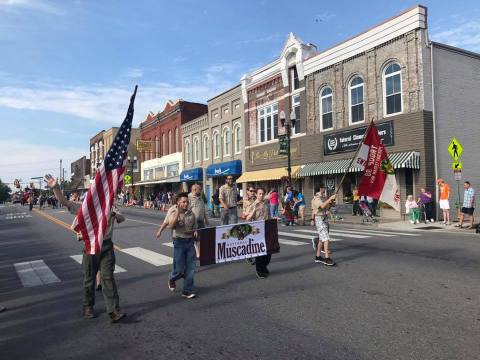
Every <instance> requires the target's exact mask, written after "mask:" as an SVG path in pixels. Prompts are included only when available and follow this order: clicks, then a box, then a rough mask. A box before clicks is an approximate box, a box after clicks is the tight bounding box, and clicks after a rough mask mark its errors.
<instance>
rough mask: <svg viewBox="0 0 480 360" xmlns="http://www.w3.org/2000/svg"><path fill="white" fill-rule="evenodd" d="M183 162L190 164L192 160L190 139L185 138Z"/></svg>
mask: <svg viewBox="0 0 480 360" xmlns="http://www.w3.org/2000/svg"><path fill="white" fill-rule="evenodd" d="M185 162H186V163H187V164H190V163H191V162H192V148H191V145H190V140H188V139H187V140H185Z"/></svg>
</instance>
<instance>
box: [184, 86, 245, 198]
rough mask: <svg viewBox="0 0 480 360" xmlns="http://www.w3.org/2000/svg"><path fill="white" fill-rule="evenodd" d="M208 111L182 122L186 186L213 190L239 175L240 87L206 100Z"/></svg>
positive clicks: (241, 134) (241, 146)
mask: <svg viewBox="0 0 480 360" xmlns="http://www.w3.org/2000/svg"><path fill="white" fill-rule="evenodd" d="M207 104H208V113H207V114H205V115H202V116H200V117H197V118H196V119H194V120H192V121H190V122H188V123H186V124H184V125H182V134H183V164H184V171H183V172H182V174H181V175H180V179H181V181H183V182H184V184H185V187H187V186H189V185H191V184H192V183H193V182H200V183H203V185H204V191H205V195H206V196H207V199H208V200H209V201H210V197H211V195H212V193H213V192H214V191H215V190H216V189H217V188H219V187H220V186H221V185H222V184H223V183H224V182H225V177H226V176H227V175H233V176H234V177H235V178H237V177H238V176H240V175H241V174H242V164H243V160H244V159H243V156H244V141H243V139H244V116H243V114H244V109H243V102H242V91H241V86H240V85H237V86H235V87H233V88H231V89H228V90H226V91H225V92H223V93H221V94H219V95H217V96H215V97H213V98H211V99H210V100H208V101H207Z"/></svg>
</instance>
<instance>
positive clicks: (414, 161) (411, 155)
mask: <svg viewBox="0 0 480 360" xmlns="http://www.w3.org/2000/svg"><path fill="white" fill-rule="evenodd" d="M388 157H389V159H390V161H391V162H392V165H393V167H394V169H405V168H408V169H420V153H419V152H418V151H404V152H397V153H391V154H390V155H389V156H388ZM350 161H351V159H343V160H334V161H326V162H321V163H312V164H306V165H304V166H303V168H302V169H301V170H300V172H299V173H298V176H299V177H306V176H315V175H329V174H343V173H345V172H359V171H362V169H361V168H359V167H356V166H353V167H351V168H348V166H349V165H350Z"/></svg>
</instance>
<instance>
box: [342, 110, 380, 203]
mask: <svg viewBox="0 0 480 360" xmlns="http://www.w3.org/2000/svg"><path fill="white" fill-rule="evenodd" d="M373 119H374V118H373V117H372V121H370V124H369V125H368V127H367V129H366V130H365V133H364V134H363V140H362V141H361V142H360V144H358V146H357V150H356V151H355V154H354V155H353V157H352V160H350V165H348V168H347V169H346V171H345V173H344V174H343V176H342V180H340V184H338V187H337V190H336V191H335V196H337V194H338V192H339V191H340V187H341V186H342V185H343V182H344V181H345V178H346V177H347V173H348V170H350V168H351V167H352V164H353V160H355V159H356V157H357V155H358V152H359V151H360V148H361V147H362V144H363V141H364V139H365V135H367V133H368V130H370V127H371V126H372V124H373V122H374V121H373Z"/></svg>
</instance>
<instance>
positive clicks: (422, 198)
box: [417, 188, 435, 222]
mask: <svg viewBox="0 0 480 360" xmlns="http://www.w3.org/2000/svg"><path fill="white" fill-rule="evenodd" d="M417 203H422V204H423V205H424V206H425V222H428V221H429V220H430V221H431V222H434V221H435V219H434V218H433V199H432V193H431V192H430V191H426V190H425V188H421V189H420V195H418V200H417Z"/></svg>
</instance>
